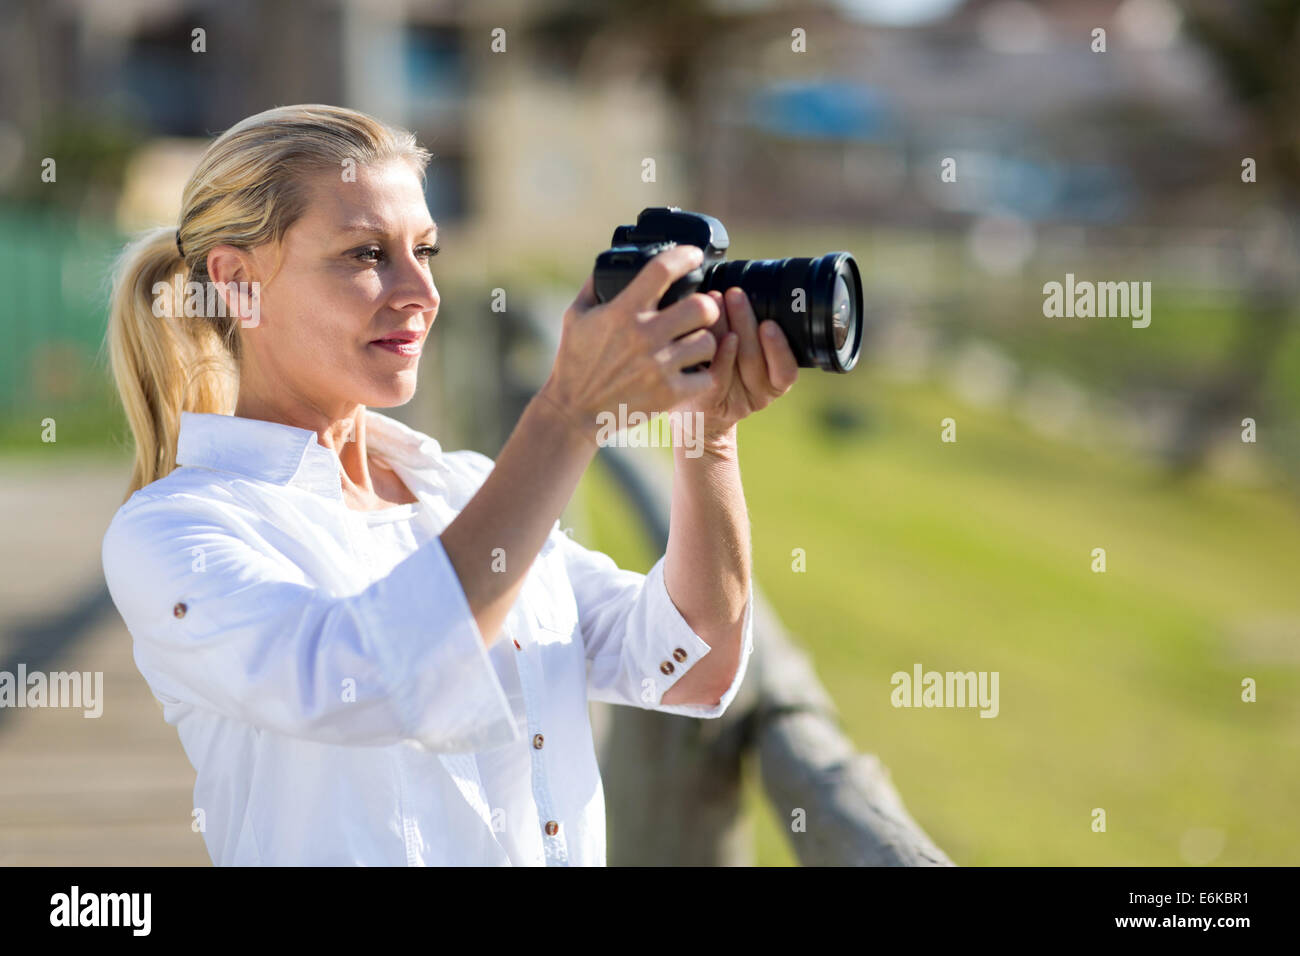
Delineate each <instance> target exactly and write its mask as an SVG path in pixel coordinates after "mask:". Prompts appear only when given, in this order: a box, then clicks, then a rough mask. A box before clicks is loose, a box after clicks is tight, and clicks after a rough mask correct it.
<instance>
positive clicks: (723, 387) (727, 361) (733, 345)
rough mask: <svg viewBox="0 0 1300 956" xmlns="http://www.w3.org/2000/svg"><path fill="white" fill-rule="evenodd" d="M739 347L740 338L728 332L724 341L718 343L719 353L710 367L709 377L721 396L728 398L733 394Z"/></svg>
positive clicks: (715, 354)
mask: <svg viewBox="0 0 1300 956" xmlns="http://www.w3.org/2000/svg"><path fill="white" fill-rule="evenodd" d="M739 345H740V336H739V335H737V334H736V333H735V332H728V333H727V334H726V335H725V336H723V338H722V341H721V342H719V343H718V351H717V352H716V353H714V356H713V364H712V365H710V366H709V375H710V376H711V377H712V378H713V384H714V386H715V387H716V388H717V389H718V394H719V395H721V396H726V395H728V394H729V393H730V392H731V386H732V383H733V382H734V381H735V378H736V350H737V349H738V347H739Z"/></svg>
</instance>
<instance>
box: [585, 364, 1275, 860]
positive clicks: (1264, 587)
mask: <svg viewBox="0 0 1300 956" xmlns="http://www.w3.org/2000/svg"><path fill="white" fill-rule="evenodd" d="M832 404H844V405H849V406H853V407H855V408H857V409H858V410H859V411H860V412H862V413H864V414H865V417H866V427H865V428H863V429H862V430H859V431H855V432H848V433H846V432H835V431H832V430H829V429H827V428H825V427H824V426H822V425H821V424H820V422H821V421H822V413H823V411H824V409H825V408H826V407H827V406H829V405H832ZM948 416H952V417H954V418H955V419H956V420H957V423H958V439H959V440H958V442H957V443H956V444H944V443H941V442H940V441H939V422H940V419H942V418H944V417H948ZM741 442H742V467H743V471H744V477H745V488H746V495H747V497H748V502H749V508H750V515H751V519H752V524H753V531H754V559H755V570H756V575H757V580H758V582H759V584H760V585H761V587H762V588H763V589H764V591H765V593H766V594H767V595H768V597H769V598H770V599H771V600H772V602H773V604H774V605H775V607H776V609H777V610H778V612H779V613H780V614H781V616H782V618H783V620H784V621H785V623H786V625H787V627H788V628H789V629H790V630H791V631H792V632H793V633H795V635H796V636H797V638H798V639H799V640H800V641H801V642H802V643H803V644H804V645H805V646H806V647H808V648H809V649H810V651H811V652H812V654H813V656H814V660H815V662H816V665H817V668H818V672H819V674H820V675H821V678H822V680H823V682H824V683H825V685H826V686H827V688H828V690H829V691H830V693H831V695H832V696H833V698H834V699H835V701H836V702H837V705H838V707H839V708H840V711H841V714H842V717H843V721H844V725H845V727H846V729H847V730H848V732H849V734H850V736H851V737H852V739H853V740H854V742H855V744H856V745H857V747H858V749H860V750H862V751H868V752H873V753H876V754H878V755H879V756H880V757H881V758H882V760H883V761H884V762H885V764H886V765H887V766H888V767H889V769H890V771H891V774H892V776H893V779H894V782H895V784H896V785H897V787H898V789H899V790H900V792H901V793H902V795H903V798H904V800H905V802H906V804H907V806H908V808H909V810H910V811H911V812H912V814H913V815H914V816H915V817H916V819H917V820H918V821H919V822H920V823H921V825H922V826H923V827H925V828H926V829H927V831H928V832H929V833H930V834H931V836H933V837H934V839H935V840H936V841H937V842H938V843H939V845H940V846H942V847H943V848H944V849H945V850H946V851H947V852H948V853H949V854H950V855H951V856H952V858H953V859H954V860H955V861H956V862H958V863H959V864H962V865H983V864H1011V865H1042V864H1061V865H1101V864H1117V865H1132V864H1144V865H1145V864H1150V865H1180V864H1183V863H1184V862H1185V861H1184V859H1183V857H1182V856H1181V854H1180V851H1179V844H1180V840H1181V838H1182V837H1183V835H1184V833H1185V832H1186V831H1188V830H1190V829H1193V828H1212V829H1217V830H1220V831H1222V832H1223V833H1224V835H1225V844H1224V848H1223V851H1222V853H1221V854H1220V855H1219V856H1218V857H1217V858H1216V859H1215V860H1214V861H1213V862H1214V863H1216V864H1264V865H1270V864H1273V865H1275V864H1295V863H1297V862H1300V828H1298V827H1297V826H1296V823H1295V807H1296V806H1297V805H1300V730H1298V728H1300V653H1298V652H1297V646H1300V588H1297V587H1296V584H1295V582H1296V581H1297V580H1300V515H1298V514H1297V511H1296V508H1295V506H1294V504H1293V503H1292V502H1291V500H1290V499H1288V498H1287V497H1286V496H1285V495H1283V494H1282V493H1281V492H1274V491H1270V490H1260V489H1253V490H1246V489H1240V488H1235V487H1230V486H1225V485H1221V484H1217V483H1215V482H1214V481H1212V480H1209V479H1198V480H1195V481H1192V482H1189V483H1185V484H1177V483H1171V482H1168V481H1166V480H1165V479H1164V478H1163V477H1162V476H1161V475H1160V474H1159V473H1157V472H1153V471H1150V470H1148V469H1147V468H1145V467H1144V466H1143V465H1141V464H1139V463H1138V462H1136V461H1131V460H1128V459H1127V458H1126V457H1125V456H1123V455H1122V454H1120V453H1118V452H1116V453H1112V454H1100V453H1097V452H1095V451H1089V450H1087V449H1085V448H1083V447H1080V446H1074V445H1070V444H1063V443H1054V442H1050V441H1046V440H1043V439H1040V438H1038V437H1036V436H1034V435H1032V434H1031V433H1028V432H1026V431H1025V430H1024V429H1023V428H1022V427H1021V426H1020V425H1019V424H1018V423H1016V422H1014V421H1013V420H1010V419H1009V418H1008V417H1006V416H1002V415H999V414H997V413H993V412H983V411H975V410H972V409H970V408H966V407H963V406H961V405H960V404H959V403H957V402H956V401H953V400H950V399H948V398H946V397H945V396H944V395H942V394H940V393H938V392H936V391H935V390H933V389H930V388H928V387H902V386H896V385H886V384H883V383H881V382H878V381H875V380H873V379H872V378H871V377H870V374H869V373H855V375H853V376H850V377H848V378H841V377H832V376H829V375H822V374H820V373H817V372H812V371H807V372H805V373H804V374H803V376H802V377H801V380H800V383H799V385H798V386H797V388H796V390H795V392H794V393H792V394H791V396H790V397H789V398H787V399H785V400H783V401H781V402H778V403H776V404H775V405H774V406H773V407H772V408H771V409H769V410H767V411H766V412H764V413H763V414H761V415H759V416H756V417H755V418H754V419H752V420H751V421H749V422H746V423H745V424H744V425H742V433H741ZM646 453H647V454H654V453H655V452H653V451H647V452H646ZM582 491H583V494H584V497H583V499H582V500H583V501H585V502H586V503H587V504H588V508H587V512H588V514H590V515H592V516H593V519H592V520H593V525H592V529H591V533H592V535H593V539H592V540H591V542H589V543H592V544H593V545H594V546H596V547H601V548H602V549H603V550H607V551H608V552H609V553H611V554H612V555H613V556H614V557H615V558H616V559H617V560H620V562H624V561H628V562H630V563H629V564H628V566H632V567H640V568H642V569H643V568H644V567H646V566H647V565H648V560H647V557H646V554H645V545H644V543H640V544H639V545H638V544H637V543H636V542H635V541H629V540H628V536H629V532H628V531H627V530H626V527H625V525H624V523H623V522H622V521H619V520H615V519H611V518H610V517H609V516H608V514H613V513H617V509H618V508H620V507H621V506H620V505H619V504H618V503H617V500H616V498H615V496H614V495H613V492H612V490H611V488H610V486H609V483H608V480H607V478H605V477H604V476H601V475H599V474H598V473H593V474H592V475H591V476H589V478H588V479H586V480H585V481H584V486H583V489H582ZM607 513H608V514H607ZM638 547H639V548H641V551H640V552H637V551H636V549H637V548H638ZM1096 547H1103V548H1105V549H1106V553H1107V571H1106V573H1104V574H1095V573H1093V572H1092V571H1091V568H1090V565H1091V561H1092V559H1091V552H1092V549H1093V548H1096ZM794 548H803V549H804V550H805V551H806V553H807V571H806V572H805V573H797V572H794V571H792V569H791V551H792V549H794ZM917 662H919V663H921V664H922V665H923V666H924V668H925V669H926V670H931V669H933V670H940V671H946V670H961V671H965V670H976V671H981V670H983V671H998V672H999V674H1000V708H1001V712H1000V714H999V715H998V716H997V717H996V718H994V719H982V718H980V717H978V713H977V711H976V710H974V709H955V708H954V709H912V708H894V707H893V706H892V705H891V703H890V691H891V689H892V688H891V685H890V675H891V674H892V673H894V672H895V671H900V670H901V671H908V672H910V671H911V669H912V665H913V664H914V663H917ZM1244 677H1252V678H1254V679H1255V680H1256V681H1257V684H1258V689H1259V690H1258V693H1259V699H1258V702H1256V703H1244V702H1242V701H1241V699H1240V695H1241V681H1242V678H1244ZM751 771H752V768H751ZM746 797H747V801H748V805H749V807H750V811H751V812H752V813H755V814H756V815H757V816H756V819H755V823H756V827H755V833H756V839H757V851H758V859H759V862H760V863H762V864H765V865H781V864H788V863H790V862H791V861H792V856H791V854H790V851H789V848H788V847H787V846H786V844H785V840H784V835H783V834H784V832H785V828H786V827H787V826H788V824H787V823H786V821H785V820H784V819H781V818H780V817H778V815H777V814H776V813H774V812H773V811H772V810H771V809H770V808H767V807H766V806H765V805H763V801H762V800H761V798H760V796H759V791H758V789H757V786H756V784H755V782H754V779H753V775H752V772H751V775H750V779H749V780H748V782H747V786H746ZM1096 807H1100V808H1103V809H1105V811H1106V814H1107V831H1106V832H1105V833H1094V832H1093V831H1092V829H1091V821H1092V817H1091V814H1092V810H1093V808H1096Z"/></svg>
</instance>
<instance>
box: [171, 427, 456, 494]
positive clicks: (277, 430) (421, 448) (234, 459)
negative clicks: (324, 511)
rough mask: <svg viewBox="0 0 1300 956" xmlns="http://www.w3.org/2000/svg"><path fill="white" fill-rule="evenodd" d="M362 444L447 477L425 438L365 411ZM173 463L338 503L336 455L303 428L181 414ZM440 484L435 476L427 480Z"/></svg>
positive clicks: (433, 444) (395, 461)
mask: <svg viewBox="0 0 1300 956" xmlns="http://www.w3.org/2000/svg"><path fill="white" fill-rule="evenodd" d="M365 416H366V444H367V446H368V447H369V450H370V451H371V452H372V453H374V454H377V455H379V456H380V457H382V458H384V459H385V460H386V461H387V462H388V463H389V464H392V465H395V466H399V467H403V468H405V469H409V470H411V471H414V472H419V471H432V472H435V473H445V472H446V471H447V470H448V466H447V464H446V463H445V462H444V461H443V456H442V448H441V446H440V445H439V444H438V442H437V441H435V440H434V439H432V438H430V437H429V436H428V435H424V434H421V433H420V432H417V431H416V430H415V429H413V428H410V427H409V426H407V425H404V424H403V423H401V422H399V421H397V419H395V418H390V417H388V416H387V415H381V414H380V413H379V412H376V411H374V410H372V409H369V408H367V409H365ZM176 463H177V464H178V465H189V466H192V467H196V468H210V469H212V470H213V471H225V472H231V473H233V474H237V475H243V476H245V477H247V478H256V479H258V480H261V481H269V482H273V483H275V484H279V485H293V486H296V487H300V488H304V489H306V490H308V491H315V492H318V493H320V494H323V495H325V496H327V497H330V498H338V499H340V500H341V499H342V497H343V489H342V486H341V484H340V482H339V469H340V467H341V465H340V464H339V458H338V455H337V454H335V453H334V452H333V451H332V450H331V449H329V448H326V447H325V446H324V445H322V444H320V442H319V441H318V440H317V438H316V433H315V432H314V431H311V430H309V429H306V428H297V427H295V426H293V425H283V424H281V423H279V422H267V421H260V420H258V419H253V418H240V417H238V416H235V415H221V414H216V413H210V412H181V427H180V436H179V438H178V440H177V446H176ZM427 477H429V478H430V480H431V481H432V483H434V484H442V482H441V481H439V480H438V478H437V477H436V476H435V475H429V476H427Z"/></svg>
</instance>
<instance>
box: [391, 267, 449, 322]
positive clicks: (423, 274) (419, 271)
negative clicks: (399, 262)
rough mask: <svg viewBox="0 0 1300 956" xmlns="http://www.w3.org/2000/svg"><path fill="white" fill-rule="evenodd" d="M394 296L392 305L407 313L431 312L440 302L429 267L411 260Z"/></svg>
mask: <svg viewBox="0 0 1300 956" xmlns="http://www.w3.org/2000/svg"><path fill="white" fill-rule="evenodd" d="M395 294H396V299H397V301H396V302H395V303H394V304H395V305H396V306H397V307H398V308H401V309H403V310H405V311H408V312H431V311H433V310H434V309H436V308H438V303H439V302H440V301H441V300H440V298H439V296H438V287H437V286H436V285H434V283H433V275H432V273H430V272H429V267H428V266H427V265H425V264H424V263H422V262H420V261H419V260H412V263H411V265H410V266H409V267H408V269H407V270H405V272H404V274H403V281H402V284H401V287H400V289H398V290H395Z"/></svg>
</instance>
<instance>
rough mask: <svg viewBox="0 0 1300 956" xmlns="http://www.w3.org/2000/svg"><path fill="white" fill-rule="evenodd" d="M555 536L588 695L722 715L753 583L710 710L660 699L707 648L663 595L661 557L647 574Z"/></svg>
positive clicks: (744, 659)
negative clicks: (573, 603)
mask: <svg viewBox="0 0 1300 956" xmlns="http://www.w3.org/2000/svg"><path fill="white" fill-rule="evenodd" d="M558 540H560V543H561V545H562V547H563V548H564V555H565V561H566V565H567V569H568V573H569V580H570V583H571V585H572V586H573V590H574V596H575V598H576V600H577V603H578V619H579V623H580V626H581V630H582V636H583V642H584V644H585V648H586V654H587V659H588V661H589V666H588V671H587V697H588V699H590V700H598V701H603V702H606V703H612V704H624V705H627V706H632V707H641V708H643V709H647V710H658V711H661V712H663V713H666V714H678V715H680V716H684V717H704V718H708V717H721V716H722V715H723V713H725V712H726V710H727V707H728V706H729V705H730V703H731V701H732V699H733V698H734V697H735V696H736V693H737V691H738V690H739V689H740V685H741V682H742V681H743V680H744V677H745V672H746V670H747V667H748V663H749V655H750V653H751V652H752V650H753V620H752V618H753V610H752V609H753V585H752V583H751V585H750V593H749V597H748V600H747V602H746V605H745V618H744V632H743V638H742V639H743V646H742V650H741V655H740V663H739V665H738V666H737V668H736V673H735V676H734V677H733V679H732V681H731V685H730V686H729V687H728V688H727V690H726V692H725V693H724V694H723V695H722V697H721V698H720V699H719V701H718V703H717V704H715V705H713V706H711V707H710V706H704V705H699V704H664V703H662V701H663V696H664V694H666V693H667V692H668V691H669V689H670V688H672V686H673V685H674V684H676V683H677V682H678V681H679V680H681V679H682V677H683V676H684V675H685V674H687V673H688V672H689V671H690V669H691V668H692V667H694V666H695V665H696V664H698V663H699V662H700V661H701V660H703V659H704V657H705V655H707V654H708V653H709V652H710V651H711V650H712V648H711V647H710V646H709V644H708V642H707V641H705V640H704V639H703V638H702V637H700V636H699V635H698V634H696V633H695V631H693V630H692V629H691V626H690V625H689V624H687V623H686V619H685V618H684V617H683V616H682V614H681V612H680V611H679V610H678V609H677V606H676V605H674V604H673V601H672V598H671V597H669V595H668V588H667V585H666V584H665V583H664V561H665V558H664V557H661V558H660V559H659V560H658V561H656V562H655V564H654V566H653V567H652V568H651V569H650V571H649V572H648V573H646V574H638V573H636V572H634V571H627V570H624V569H622V568H619V567H618V566H617V565H616V564H615V563H614V561H613V559H612V558H610V557H609V556H608V555H606V554H603V553H601V552H599V551H592V550H590V549H587V548H584V547H582V546H581V545H579V544H576V543H574V542H572V541H569V540H568V539H567V537H566V536H563V535H560V536H559V537H558Z"/></svg>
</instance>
